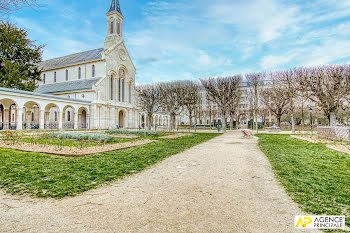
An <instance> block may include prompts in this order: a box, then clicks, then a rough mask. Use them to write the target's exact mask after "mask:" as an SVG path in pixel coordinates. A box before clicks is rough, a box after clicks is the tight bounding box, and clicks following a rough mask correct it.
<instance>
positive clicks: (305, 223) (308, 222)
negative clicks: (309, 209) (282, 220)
mask: <svg viewBox="0 0 350 233" xmlns="http://www.w3.org/2000/svg"><path fill="white" fill-rule="evenodd" d="M310 223H312V218H310V217H304V221H303V218H299V221H298V223H297V225H296V227H299V226H300V224H301V226H302V227H306V226H307V225H308V224H310Z"/></svg>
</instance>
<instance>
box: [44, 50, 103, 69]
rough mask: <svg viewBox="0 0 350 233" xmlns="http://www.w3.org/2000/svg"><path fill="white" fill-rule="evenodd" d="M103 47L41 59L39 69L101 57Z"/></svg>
mask: <svg viewBox="0 0 350 233" xmlns="http://www.w3.org/2000/svg"><path fill="white" fill-rule="evenodd" d="M103 50H104V49H103V48H99V49H94V50H89V51H84V52H80V53H75V54H71V55H68V56H64V57H58V58H54V59H50V60H46V61H43V62H41V63H40V64H39V69H41V70H48V69H53V68H58V67H62V66H69V65H74V64H78V63H83V62H88V61H93V60H98V59H102V53H103Z"/></svg>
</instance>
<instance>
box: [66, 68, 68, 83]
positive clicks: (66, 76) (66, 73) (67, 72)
mask: <svg viewBox="0 0 350 233" xmlns="http://www.w3.org/2000/svg"><path fill="white" fill-rule="evenodd" d="M66 81H68V70H66Z"/></svg>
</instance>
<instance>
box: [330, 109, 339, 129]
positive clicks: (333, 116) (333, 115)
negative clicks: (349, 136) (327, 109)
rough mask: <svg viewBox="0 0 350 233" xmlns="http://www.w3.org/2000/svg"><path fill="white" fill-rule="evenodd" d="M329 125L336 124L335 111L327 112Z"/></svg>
mask: <svg viewBox="0 0 350 233" xmlns="http://www.w3.org/2000/svg"><path fill="white" fill-rule="evenodd" d="M329 125H330V126H336V125H337V116H336V113H335V112H331V113H330V114H329Z"/></svg>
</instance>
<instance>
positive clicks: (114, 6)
mask: <svg viewBox="0 0 350 233" xmlns="http://www.w3.org/2000/svg"><path fill="white" fill-rule="evenodd" d="M115 11H116V12H118V13H119V14H121V15H123V14H122V10H121V9H120V4H119V0H112V3H111V7H110V8H109V11H108V12H107V14H108V13H110V12H115Z"/></svg>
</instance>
